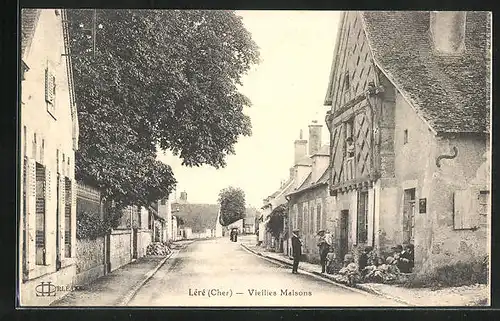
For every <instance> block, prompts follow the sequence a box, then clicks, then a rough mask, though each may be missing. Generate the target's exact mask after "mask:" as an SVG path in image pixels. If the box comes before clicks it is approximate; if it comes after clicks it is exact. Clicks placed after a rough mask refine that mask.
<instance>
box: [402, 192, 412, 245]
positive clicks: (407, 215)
mask: <svg viewBox="0 0 500 321" xmlns="http://www.w3.org/2000/svg"><path fill="white" fill-rule="evenodd" d="M414 241H415V189H414V188H411V189H406V190H405V191H404V197H403V242H404V243H412V244H413V243H414Z"/></svg>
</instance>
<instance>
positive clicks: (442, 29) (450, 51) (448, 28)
mask: <svg viewBox="0 0 500 321" xmlns="http://www.w3.org/2000/svg"><path fill="white" fill-rule="evenodd" d="M465 24H466V11H431V13H430V28H429V29H430V34H431V37H432V41H433V44H434V50H435V51H436V52H437V53H438V54H445V55H459V54H461V53H463V52H464V50H465Z"/></svg>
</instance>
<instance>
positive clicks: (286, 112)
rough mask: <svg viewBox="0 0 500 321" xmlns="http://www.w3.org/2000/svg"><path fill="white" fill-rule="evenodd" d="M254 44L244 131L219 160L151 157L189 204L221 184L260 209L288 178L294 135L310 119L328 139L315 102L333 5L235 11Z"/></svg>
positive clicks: (331, 34) (331, 32) (324, 70)
mask: <svg viewBox="0 0 500 321" xmlns="http://www.w3.org/2000/svg"><path fill="white" fill-rule="evenodd" d="M237 14H238V15H240V16H241V17H243V23H244V24H245V27H246V29H247V30H248V31H249V32H250V33H251V34H252V38H253V40H254V41H255V42H256V44H257V45H258V46H259V48H260V55H261V63H260V64H259V65H256V66H254V67H253V68H252V70H250V71H249V73H248V74H247V75H246V76H245V77H244V78H243V87H242V88H241V92H242V93H243V94H245V95H246V96H247V97H248V98H250V100H251V101H252V106H251V107H249V108H246V109H245V110H244V113H245V114H247V115H249V116H250V118H251V120H252V136H250V137H240V139H239V141H238V143H237V144H236V145H235V152H236V154H235V155H230V156H228V157H227V166H226V167H225V168H223V169H218V170H216V169H215V168H213V167H210V166H203V167H198V168H196V167H195V168H190V167H185V166H182V165H181V160H180V159H179V158H177V157H175V156H173V155H172V154H171V153H169V152H167V153H161V154H159V156H158V157H159V159H160V160H161V161H163V162H165V163H166V164H168V165H170V166H171V167H172V170H173V172H174V175H175V178H176V179H177V182H178V183H177V191H176V193H175V194H174V195H173V197H175V196H177V197H179V195H180V192H182V191H185V192H186V193H187V198H188V202H190V203H212V204H215V203H216V202H217V197H218V194H219V191H220V190H221V189H223V188H225V187H228V186H234V187H240V188H242V189H243V190H244V192H245V197H246V203H247V206H255V207H257V208H260V207H261V206H262V204H263V199H264V198H266V197H267V196H269V195H270V194H272V193H273V192H274V191H276V190H277V189H278V188H279V187H280V184H281V182H282V181H283V180H286V179H287V178H288V177H289V168H290V167H291V166H292V165H293V157H294V141H295V140H296V139H298V138H299V133H300V130H301V129H302V130H303V133H304V136H303V137H304V139H307V136H308V135H307V133H308V125H309V124H310V123H311V121H312V120H314V119H315V120H317V121H318V123H320V124H323V125H324V126H323V132H322V142H323V144H327V143H328V140H329V134H328V129H327V128H326V125H325V124H324V118H325V114H326V112H327V110H328V108H327V107H326V106H324V105H323V101H324V98H325V94H326V90H327V85H328V78H329V75H330V68H331V64H332V60H333V50H334V45H335V40H336V33H337V24H338V23H339V20H340V12H338V11H237Z"/></svg>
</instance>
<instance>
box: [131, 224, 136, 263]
mask: <svg viewBox="0 0 500 321" xmlns="http://www.w3.org/2000/svg"><path fill="white" fill-rule="evenodd" d="M132 259H137V228H134V229H133V230H132Z"/></svg>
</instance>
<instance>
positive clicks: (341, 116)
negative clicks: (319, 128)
mask: <svg viewBox="0 0 500 321" xmlns="http://www.w3.org/2000/svg"><path fill="white" fill-rule="evenodd" d="M382 92H384V87H383V86H378V87H375V86H369V87H368V90H366V91H364V92H363V93H361V94H359V95H357V96H356V97H354V98H353V99H351V100H349V101H348V102H347V103H346V104H345V105H343V106H342V107H340V108H339V109H337V110H335V111H334V112H333V113H332V112H331V111H329V112H327V115H326V120H327V124H330V125H329V126H332V125H333V126H335V125H336V124H338V123H340V122H342V121H344V120H347V119H348V118H349V117H350V116H351V115H353V114H355V113H357V112H358V111H359V110H360V109H363V108H365V106H361V105H358V104H359V103H361V102H363V101H364V100H366V99H367V98H368V97H370V96H376V95H378V94H380V93H382Z"/></svg>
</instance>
